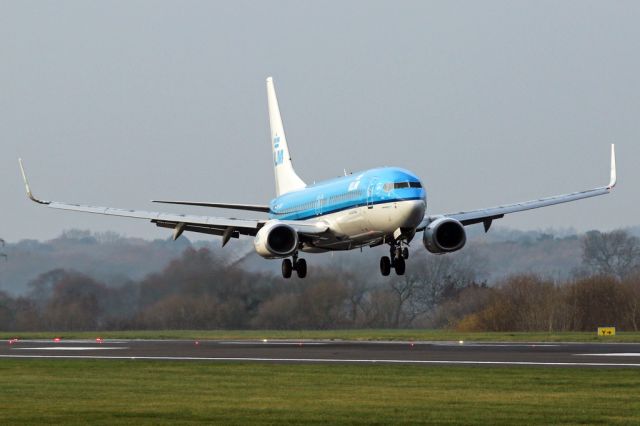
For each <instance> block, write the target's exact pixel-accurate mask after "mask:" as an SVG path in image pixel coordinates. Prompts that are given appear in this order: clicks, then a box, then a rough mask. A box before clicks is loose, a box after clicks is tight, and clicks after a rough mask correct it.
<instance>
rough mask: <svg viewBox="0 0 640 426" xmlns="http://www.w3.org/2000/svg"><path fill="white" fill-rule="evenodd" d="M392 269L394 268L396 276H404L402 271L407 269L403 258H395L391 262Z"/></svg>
mask: <svg viewBox="0 0 640 426" xmlns="http://www.w3.org/2000/svg"><path fill="white" fill-rule="evenodd" d="M393 267H394V268H396V274H398V275H404V271H405V269H406V267H407V265H406V263H405V262H404V258H402V257H399V258H397V259H396V260H395V261H394V262H393Z"/></svg>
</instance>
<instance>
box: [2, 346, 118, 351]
mask: <svg viewBox="0 0 640 426" xmlns="http://www.w3.org/2000/svg"><path fill="white" fill-rule="evenodd" d="M11 349H13V350H15V349H18V350H23V351H96V350H104V349H129V348H128V347H126V346H118V347H115V346H46V347H41V348H11Z"/></svg>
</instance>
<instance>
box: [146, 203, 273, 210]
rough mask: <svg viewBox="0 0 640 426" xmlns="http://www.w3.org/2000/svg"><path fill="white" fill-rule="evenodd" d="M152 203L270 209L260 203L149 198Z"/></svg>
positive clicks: (233, 208) (234, 208) (238, 208)
mask: <svg viewBox="0 0 640 426" xmlns="http://www.w3.org/2000/svg"><path fill="white" fill-rule="evenodd" d="M151 202H152V203H162V204H179V205H182V206H198V207H216V208H219V209H232V210H250V211H254V212H264V213H269V212H270V211H271V209H270V208H269V206H266V205H262V204H229V203H208V202H201V201H166V200H151Z"/></svg>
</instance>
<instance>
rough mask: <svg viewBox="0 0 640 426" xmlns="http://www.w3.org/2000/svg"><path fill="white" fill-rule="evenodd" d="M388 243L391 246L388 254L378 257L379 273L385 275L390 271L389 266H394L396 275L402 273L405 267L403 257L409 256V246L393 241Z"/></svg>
mask: <svg viewBox="0 0 640 426" xmlns="http://www.w3.org/2000/svg"><path fill="white" fill-rule="evenodd" d="M389 245H390V246H391V248H390V250H389V256H382V258H380V273H381V274H382V275H383V276H385V277H386V276H388V275H389V274H390V273H391V268H394V269H395V270H396V274H397V275H404V273H405V270H406V268H407V264H406V262H405V259H408V258H409V248H408V247H402V245H401V244H395V243H394V244H389Z"/></svg>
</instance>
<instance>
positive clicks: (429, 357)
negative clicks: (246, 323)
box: [0, 339, 640, 367]
mask: <svg viewBox="0 0 640 426" xmlns="http://www.w3.org/2000/svg"><path fill="white" fill-rule="evenodd" d="M0 358H29V359H34V358H49V359H53V358H64V359H121V360H122V359H126V360H171V361H185V362H188V361H202V362H216V361H218V362H220V361H227V362H272V363H327V364H329V363H345V364H347V363H351V364H354V363H355V364H375V363H379V364H414V365H486V366H517V365H525V366H526V365H530V366H556V367H640V344H637V343H630V344H624V343H610V344H601V343H473V342H353V341H323V340H314V341H310V340H304V341H283V340H274V341H267V340H265V341H219V340H202V341H194V340H102V339H97V340H60V341H53V340H15V341H14V340H9V341H5V342H4V344H3V345H0Z"/></svg>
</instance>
